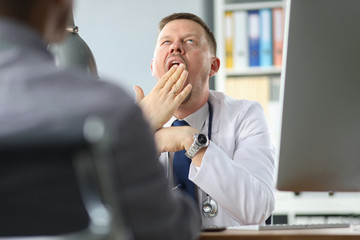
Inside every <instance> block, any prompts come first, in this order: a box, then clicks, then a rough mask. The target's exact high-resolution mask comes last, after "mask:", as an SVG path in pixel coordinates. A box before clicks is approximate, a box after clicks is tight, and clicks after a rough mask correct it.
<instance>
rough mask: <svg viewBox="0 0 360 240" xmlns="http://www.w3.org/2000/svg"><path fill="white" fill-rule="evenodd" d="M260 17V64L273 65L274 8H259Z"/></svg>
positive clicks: (264, 65) (262, 65) (263, 65)
mask: <svg viewBox="0 0 360 240" xmlns="http://www.w3.org/2000/svg"><path fill="white" fill-rule="evenodd" d="M259 17H260V53H259V55H260V66H261V67H270V66H272V65H273V46H272V10H271V9H270V8H264V9H260V10H259Z"/></svg>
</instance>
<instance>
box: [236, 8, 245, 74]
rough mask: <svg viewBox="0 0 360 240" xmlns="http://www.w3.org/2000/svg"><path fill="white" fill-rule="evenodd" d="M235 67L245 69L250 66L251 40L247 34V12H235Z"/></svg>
mask: <svg viewBox="0 0 360 240" xmlns="http://www.w3.org/2000/svg"><path fill="white" fill-rule="evenodd" d="M234 25H235V33H234V52H233V57H234V68H235V69H244V68H247V67H249V47H248V45H249V42H248V36H247V12H246V11H236V12H234Z"/></svg>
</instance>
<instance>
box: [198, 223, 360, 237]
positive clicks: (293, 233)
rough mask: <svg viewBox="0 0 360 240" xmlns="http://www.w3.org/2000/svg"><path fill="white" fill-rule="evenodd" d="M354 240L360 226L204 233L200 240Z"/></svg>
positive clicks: (359, 231) (233, 230) (358, 233)
mask: <svg viewBox="0 0 360 240" xmlns="http://www.w3.org/2000/svg"><path fill="white" fill-rule="evenodd" d="M242 239H244V240H245V239H246V240H260V239H261V240H340V239H341V240H354V239H357V240H359V239H360V226H351V227H350V228H327V229H301V230H267V231H264V230H262V231H259V230H238V229H236V230H235V229H229V230H225V231H222V232H203V233H201V235H200V238H199V240H242Z"/></svg>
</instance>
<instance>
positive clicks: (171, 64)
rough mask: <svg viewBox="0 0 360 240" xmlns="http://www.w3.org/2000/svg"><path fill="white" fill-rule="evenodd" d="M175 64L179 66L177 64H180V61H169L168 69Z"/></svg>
mask: <svg viewBox="0 0 360 240" xmlns="http://www.w3.org/2000/svg"><path fill="white" fill-rule="evenodd" d="M175 65H177V66H179V65H180V62H179V61H171V62H170V64H169V66H168V70H169V69H170V68H172V67H173V66H175Z"/></svg>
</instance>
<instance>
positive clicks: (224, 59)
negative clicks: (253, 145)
mask: <svg viewBox="0 0 360 240" xmlns="http://www.w3.org/2000/svg"><path fill="white" fill-rule="evenodd" d="M284 4H285V2H284V1H283V0H271V1H269V0H268V1H266V0H261V1H260V0H216V1H214V19H215V24H214V26H215V37H216V39H217V44H218V48H217V56H218V57H219V58H220V61H221V67H220V69H219V72H218V73H217V75H216V77H215V89H216V90H218V91H222V92H225V93H226V94H227V95H229V96H231V97H234V98H244V99H249V100H255V101H257V102H259V103H260V104H261V105H262V107H263V109H264V111H265V114H266V116H267V119H268V122H269V125H270V130H271V134H272V138H273V142H274V143H275V145H276V144H277V142H278V138H279V136H278V127H279V126H278V125H279V124H278V123H279V117H278V116H279V102H278V99H279V92H280V75H281V63H280V64H279V62H278V61H277V62H276V64H275V61H274V60H275V57H274V56H275V55H274V53H273V52H274V49H275V46H273V45H274V44H275V40H273V39H274V38H275V37H274V36H275V32H276V31H275V28H274V26H275V25H274V24H275V17H273V15H274V12H273V9H284ZM254 10H255V11H259V13H258V15H257V16H256V17H257V19H256V21H257V22H256V24H257V25H256V26H257V28H258V34H257V36H258V39H257V40H258V46H257V47H258V49H257V51H258V52H257V54H258V63H257V64H251V63H252V62H251V58H250V52H251V49H250V31H249V30H250V29H251V27H250V21H251V20H250V12H252V11H254ZM261 10H267V11H268V14H269V17H268V19H266V20H267V23H266V27H267V28H268V30H267V32H268V33H267V35H268V36H270V37H268V38H270V39H269V41H270V43H268V44H271V45H270V50H269V49H267V50H269V51H270V53H269V52H267V54H268V55H267V59H268V61H269V58H270V62H266V61H264V62H261V61H260V58H261V56H260V54H261V52H264V51H261V46H260V35H261V34H260V32H264V31H263V30H262V29H265V27H263V28H262V29H260V25H264V26H265V24H264V22H262V19H264V18H261V17H260V14H261V13H260V11H261ZM281 14H282V18H281V21H282V22H281V24H282V25H281V33H282V32H283V18H284V16H283V15H284V11H282V12H281ZM229 16H230V17H229ZM274 16H275V15H274ZM277 16H278V15H277ZM273 19H274V20H273ZM277 19H278V18H277ZM278 28H279V26H278V27H277V29H278ZM239 29H241V30H239ZM281 35H283V34H281ZM261 36H262V37H261V38H262V39H264V37H263V36H264V35H261ZM282 38H283V37H282V36H281V39H282ZM229 39H230V40H229ZM229 41H230V44H231V50H230V51H229ZM239 42H241V46H240V44H238V43H239ZM265 45H266V44H264V46H265ZM268 47H269V46H268ZM281 50H282V48H281ZM229 52H231V54H230V55H231V56H230V59H231V58H232V60H231V61H230V62H232V64H231V66H229V54H228V53H229ZM239 52H242V53H243V55H242V57H241V58H240V57H235V55H239V54H237V53H239ZM264 56H265V54H264ZM264 59H266V58H264ZM264 63H265V64H264Z"/></svg>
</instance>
